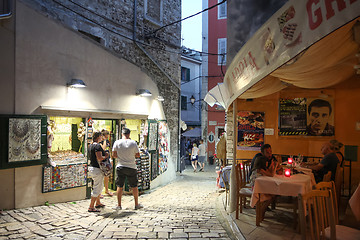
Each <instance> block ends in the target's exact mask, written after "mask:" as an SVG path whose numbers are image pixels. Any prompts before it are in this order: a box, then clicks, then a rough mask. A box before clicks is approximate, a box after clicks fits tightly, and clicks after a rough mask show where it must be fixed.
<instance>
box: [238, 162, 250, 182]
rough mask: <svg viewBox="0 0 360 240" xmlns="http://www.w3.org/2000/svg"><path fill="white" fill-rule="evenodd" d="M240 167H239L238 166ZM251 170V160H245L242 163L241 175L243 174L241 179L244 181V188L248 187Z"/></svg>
mask: <svg viewBox="0 0 360 240" xmlns="http://www.w3.org/2000/svg"><path fill="white" fill-rule="evenodd" d="M240 166H241V165H240ZM250 168H251V160H246V161H243V162H242V168H241V169H242V173H243V179H244V181H245V187H247V188H251V187H250V174H251V172H250V170H251V169H250Z"/></svg>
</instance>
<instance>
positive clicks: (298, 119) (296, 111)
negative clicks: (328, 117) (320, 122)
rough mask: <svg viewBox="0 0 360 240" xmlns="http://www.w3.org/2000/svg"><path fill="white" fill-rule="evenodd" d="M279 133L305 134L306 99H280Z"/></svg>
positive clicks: (288, 134)
mask: <svg viewBox="0 0 360 240" xmlns="http://www.w3.org/2000/svg"><path fill="white" fill-rule="evenodd" d="M279 114H280V116H279V128H280V131H279V135H286V136H290V135H306V134H307V131H306V99H305V98H293V99H280V101H279Z"/></svg>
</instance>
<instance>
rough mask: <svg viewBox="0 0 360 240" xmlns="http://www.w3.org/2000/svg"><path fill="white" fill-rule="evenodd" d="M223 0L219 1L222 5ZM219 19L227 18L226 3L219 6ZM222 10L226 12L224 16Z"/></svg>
mask: <svg viewBox="0 0 360 240" xmlns="http://www.w3.org/2000/svg"><path fill="white" fill-rule="evenodd" d="M221 1H222V0H218V3H220V2H221ZM217 9H218V19H226V18H227V3H226V2H224V3H222V4H221V5H218V7H217ZM222 10H224V11H225V13H224V14H222V12H221V11H222Z"/></svg>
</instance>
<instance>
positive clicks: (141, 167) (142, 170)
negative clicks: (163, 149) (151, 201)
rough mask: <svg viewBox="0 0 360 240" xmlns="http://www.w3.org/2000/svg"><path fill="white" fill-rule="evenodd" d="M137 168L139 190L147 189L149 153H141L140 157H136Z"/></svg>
mask: <svg viewBox="0 0 360 240" xmlns="http://www.w3.org/2000/svg"><path fill="white" fill-rule="evenodd" d="M136 166H137V169H138V183H139V185H138V186H139V190H140V191H141V190H147V189H149V188H150V160H149V154H147V153H143V152H142V153H141V154H140V158H138V159H136Z"/></svg>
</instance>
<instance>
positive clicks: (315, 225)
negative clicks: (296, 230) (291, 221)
mask: <svg viewBox="0 0 360 240" xmlns="http://www.w3.org/2000/svg"><path fill="white" fill-rule="evenodd" d="M298 199H299V200H298V201H299V203H298V205H299V217H300V228H301V237H302V239H303V240H306V239H311V240H318V239H331V240H335V239H349V240H350V239H359V236H360V231H359V230H357V229H353V228H349V227H346V226H342V225H337V224H336V217H335V211H336V210H335V209H334V205H333V197H332V192H331V190H313V191H311V192H309V193H306V194H303V195H300V194H299V197H298Z"/></svg>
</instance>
